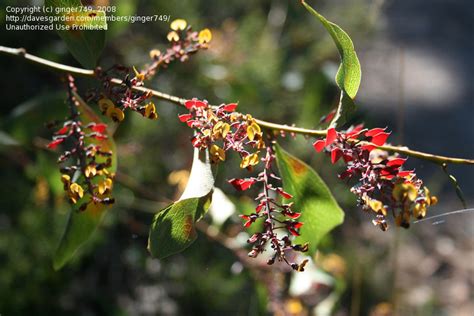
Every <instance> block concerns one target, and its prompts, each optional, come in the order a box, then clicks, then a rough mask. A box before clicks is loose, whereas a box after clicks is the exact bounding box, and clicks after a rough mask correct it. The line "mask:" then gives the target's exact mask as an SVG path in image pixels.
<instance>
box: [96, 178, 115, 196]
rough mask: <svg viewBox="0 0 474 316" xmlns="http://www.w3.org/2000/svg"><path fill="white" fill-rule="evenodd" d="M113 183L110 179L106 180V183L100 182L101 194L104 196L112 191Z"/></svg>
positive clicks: (99, 189)
mask: <svg viewBox="0 0 474 316" xmlns="http://www.w3.org/2000/svg"><path fill="white" fill-rule="evenodd" d="M112 185H113V181H112V179H110V178H106V179H105V180H104V181H102V182H100V183H99V185H98V187H97V189H98V191H99V194H104V193H105V192H107V191H110V190H111V189H112Z"/></svg>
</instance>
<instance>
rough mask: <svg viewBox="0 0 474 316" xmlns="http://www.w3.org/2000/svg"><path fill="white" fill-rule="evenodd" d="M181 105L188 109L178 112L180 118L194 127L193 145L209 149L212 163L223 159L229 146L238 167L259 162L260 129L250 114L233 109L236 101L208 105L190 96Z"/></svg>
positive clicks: (262, 143) (251, 165)
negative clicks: (235, 155)
mask: <svg viewBox="0 0 474 316" xmlns="http://www.w3.org/2000/svg"><path fill="white" fill-rule="evenodd" d="M184 105H185V107H186V108H187V109H188V110H189V113H186V114H182V115H179V119H180V121H181V122H185V123H186V124H188V126H189V127H191V128H193V129H195V135H194V137H193V138H192V140H191V141H192V144H193V146H194V147H196V148H199V149H209V152H210V155H211V160H212V161H213V162H214V163H217V162H219V161H225V159H226V152H227V151H228V150H233V151H235V152H237V153H238V154H239V155H240V157H241V159H242V160H241V162H240V167H241V168H246V169H248V170H251V169H252V168H253V166H255V165H257V164H258V163H259V162H260V159H259V151H260V150H261V149H263V148H265V142H264V141H263V133H262V131H261V129H260V126H259V125H258V124H257V122H256V121H255V119H254V118H252V116H251V115H248V114H247V115H243V114H240V113H236V112H234V111H235V109H236V108H237V103H230V104H221V105H220V106H210V105H209V104H208V103H207V102H206V101H200V100H197V99H193V100H188V101H186V102H185V103H184Z"/></svg>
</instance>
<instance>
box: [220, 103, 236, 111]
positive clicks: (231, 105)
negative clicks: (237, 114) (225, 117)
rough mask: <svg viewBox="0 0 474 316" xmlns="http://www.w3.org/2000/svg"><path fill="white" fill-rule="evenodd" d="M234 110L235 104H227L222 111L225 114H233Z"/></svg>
mask: <svg viewBox="0 0 474 316" xmlns="http://www.w3.org/2000/svg"><path fill="white" fill-rule="evenodd" d="M236 108H237V103H229V104H227V105H224V107H223V108H222V109H223V110H224V111H226V112H234V111H235V109H236Z"/></svg>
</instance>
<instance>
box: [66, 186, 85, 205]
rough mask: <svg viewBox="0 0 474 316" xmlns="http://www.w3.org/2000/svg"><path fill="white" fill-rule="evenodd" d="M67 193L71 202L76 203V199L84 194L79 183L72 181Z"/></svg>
mask: <svg viewBox="0 0 474 316" xmlns="http://www.w3.org/2000/svg"><path fill="white" fill-rule="evenodd" d="M68 195H69V199H70V200H71V202H72V203H74V204H76V203H77V200H79V199H81V198H82V197H83V196H84V189H83V188H82V187H81V186H80V185H79V184H77V183H75V182H74V183H72V184H71V185H70V186H69V192H68Z"/></svg>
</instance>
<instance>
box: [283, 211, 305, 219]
mask: <svg viewBox="0 0 474 316" xmlns="http://www.w3.org/2000/svg"><path fill="white" fill-rule="evenodd" d="M281 213H282V214H283V215H285V216H288V217H289V218H292V219H297V218H298V217H300V216H301V213H298V212H292V211H287V210H283V211H282V212H281Z"/></svg>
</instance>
